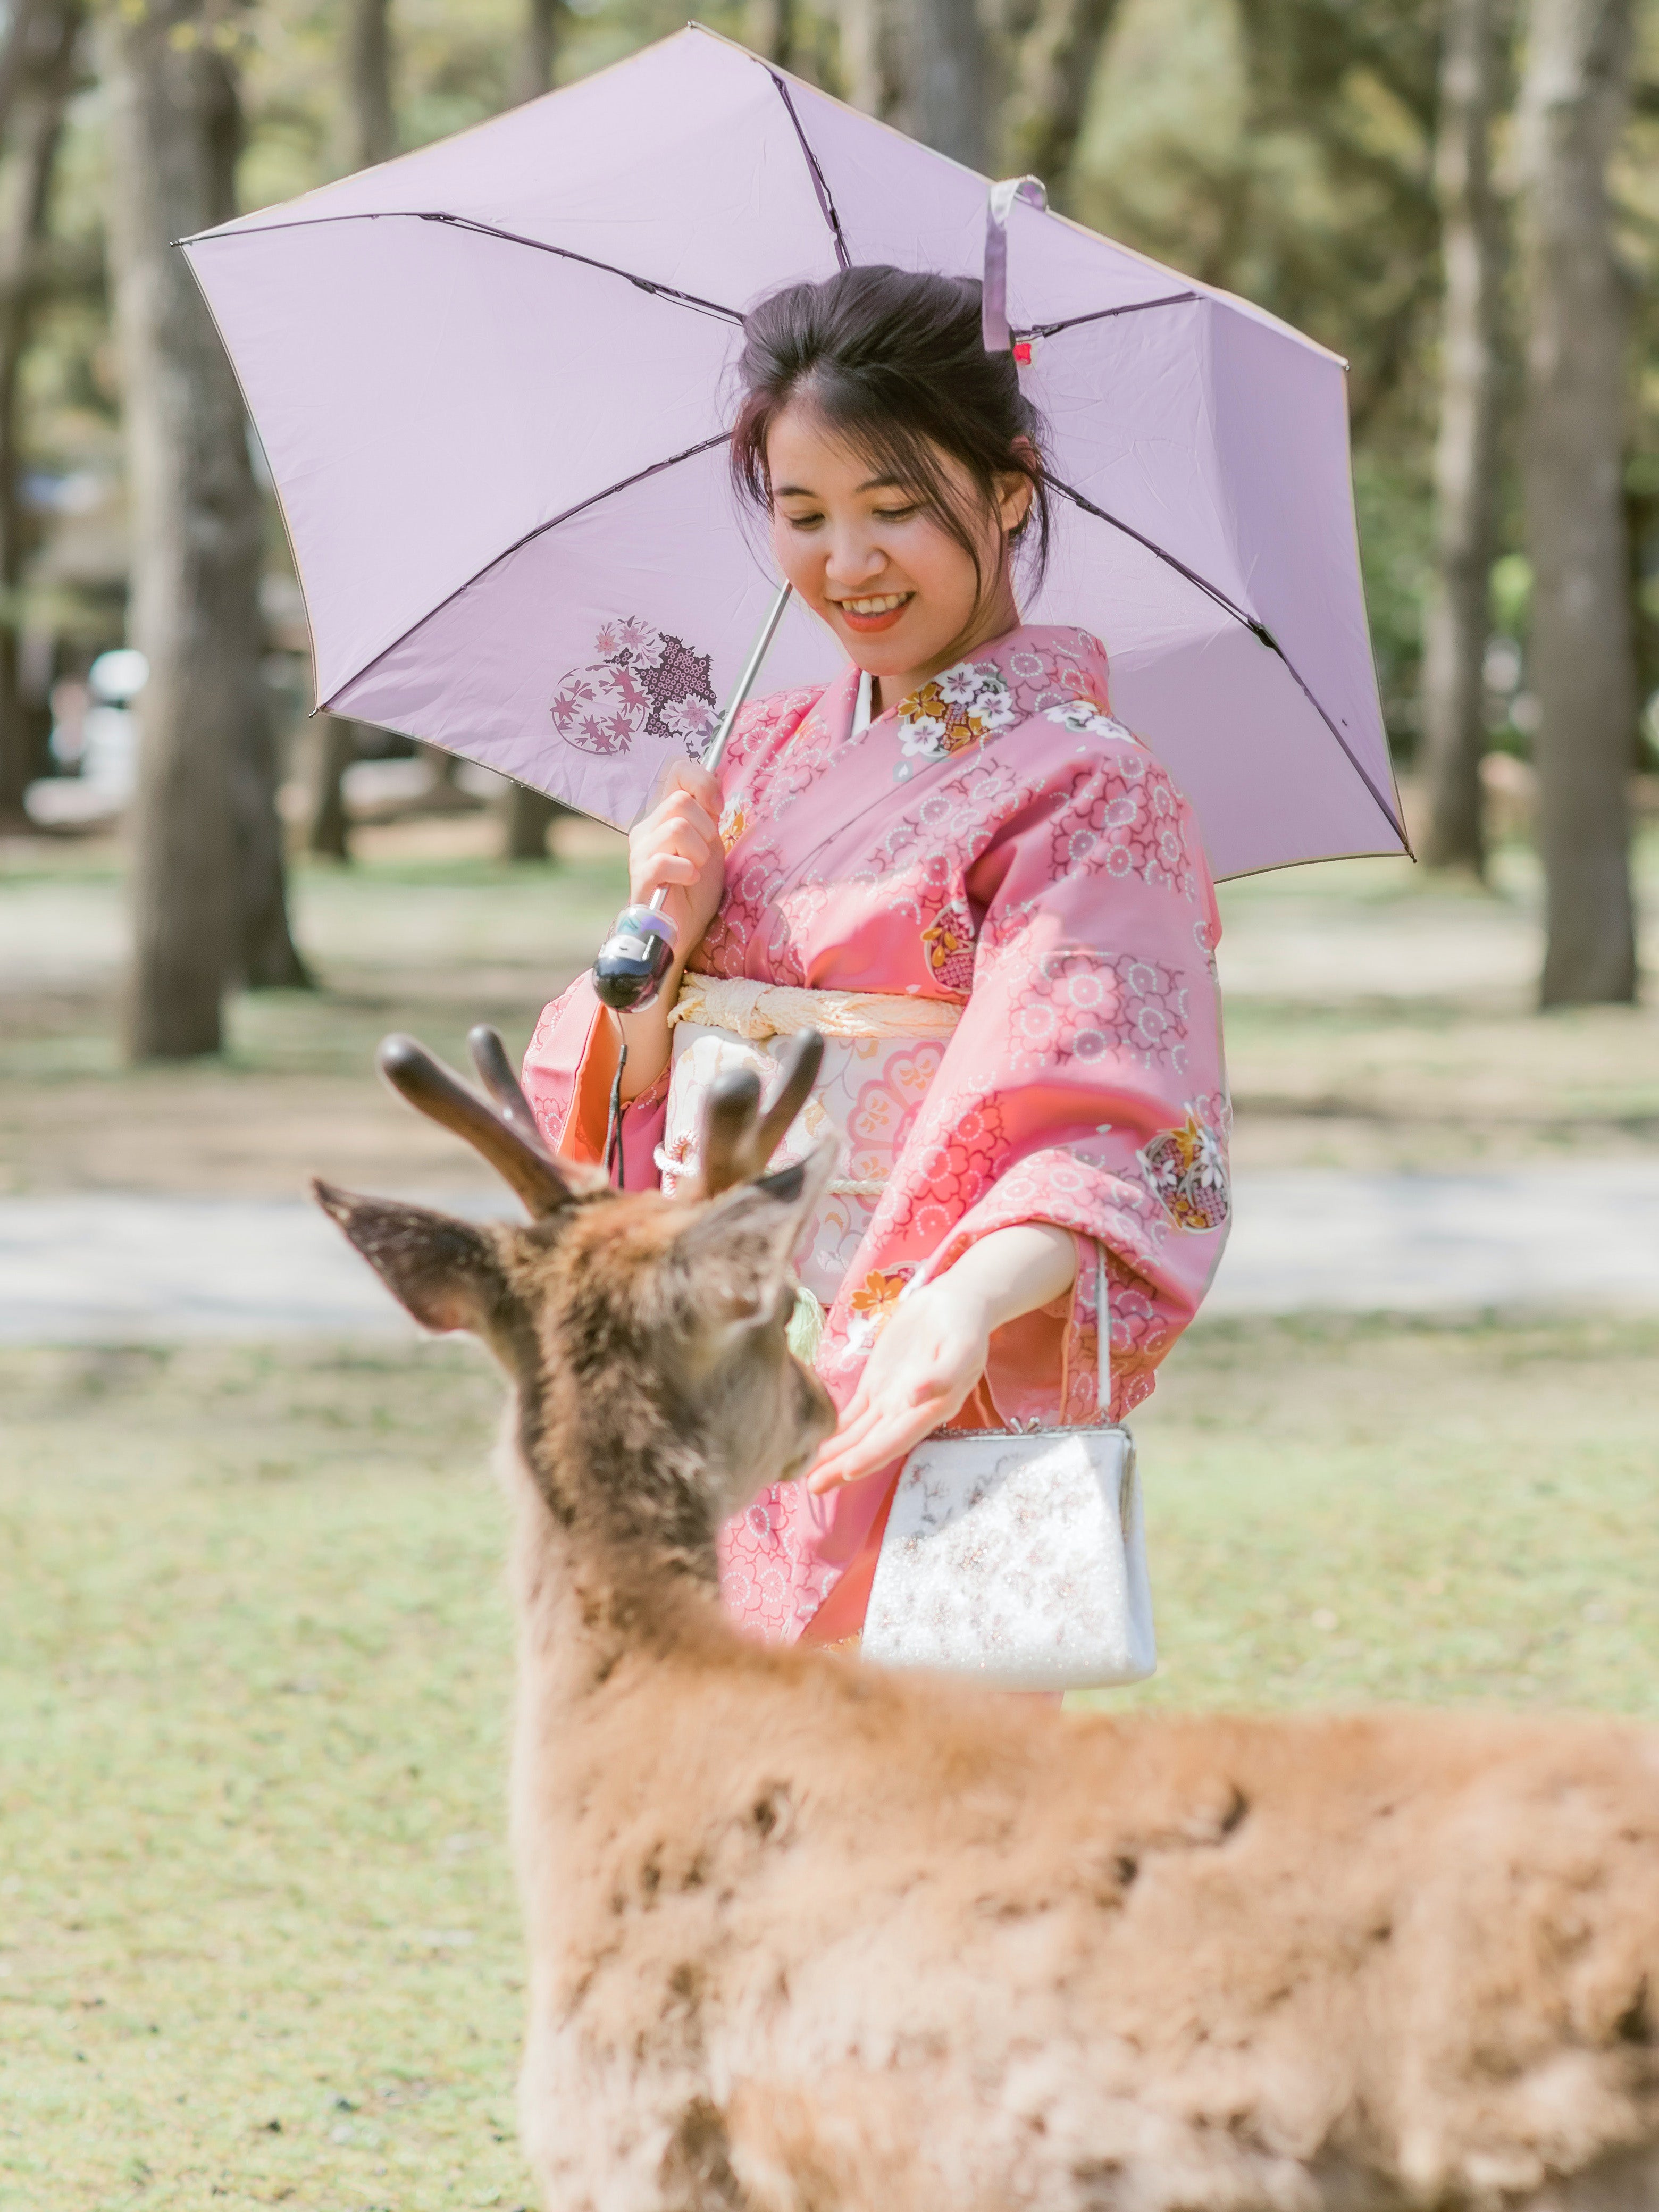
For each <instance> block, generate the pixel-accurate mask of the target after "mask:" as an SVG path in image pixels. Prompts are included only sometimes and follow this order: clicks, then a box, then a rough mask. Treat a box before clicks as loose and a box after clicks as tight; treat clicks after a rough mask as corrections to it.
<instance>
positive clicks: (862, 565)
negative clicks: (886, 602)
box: [824, 533, 887, 590]
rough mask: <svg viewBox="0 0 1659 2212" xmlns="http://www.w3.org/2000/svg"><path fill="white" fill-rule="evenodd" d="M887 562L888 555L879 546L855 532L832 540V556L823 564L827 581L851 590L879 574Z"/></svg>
mask: <svg viewBox="0 0 1659 2212" xmlns="http://www.w3.org/2000/svg"><path fill="white" fill-rule="evenodd" d="M886 564H887V556H886V555H885V554H884V552H883V551H882V550H881V548H880V546H878V545H877V544H874V543H873V542H872V540H871V539H869V538H864V537H860V536H858V535H854V534H850V533H849V534H848V535H847V536H837V537H836V538H833V539H832V540H831V541H830V545H829V559H828V561H827V562H825V564H824V575H825V578H826V580H827V581H828V582H829V583H831V584H835V585H839V586H841V588H842V590H850V589H852V588H854V586H857V585H860V584H867V583H869V582H870V581H871V580H872V579H873V578H875V577H877V576H878V575H879V574H881V572H882V570H883V568H884V567H885V566H886Z"/></svg>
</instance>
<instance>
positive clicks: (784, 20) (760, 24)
mask: <svg viewBox="0 0 1659 2212" xmlns="http://www.w3.org/2000/svg"><path fill="white" fill-rule="evenodd" d="M748 15H749V20H748V22H747V24H746V25H745V26H744V30H745V34H746V36H747V38H748V40H749V44H750V46H752V47H753V48H754V50H755V52H757V54H762V55H764V57H765V58H766V59H767V60H768V61H769V62H775V63H776V64H777V65H778V67H779V68H780V69H784V70H787V69H793V68H794V66H795V0H749V9H748Z"/></svg>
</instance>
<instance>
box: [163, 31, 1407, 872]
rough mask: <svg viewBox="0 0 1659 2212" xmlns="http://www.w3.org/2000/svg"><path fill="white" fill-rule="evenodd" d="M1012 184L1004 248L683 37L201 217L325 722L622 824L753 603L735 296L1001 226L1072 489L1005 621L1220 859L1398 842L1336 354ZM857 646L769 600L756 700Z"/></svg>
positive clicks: (699, 41)
mask: <svg viewBox="0 0 1659 2212" xmlns="http://www.w3.org/2000/svg"><path fill="white" fill-rule="evenodd" d="M1006 197H1007V196H1006V192H1005V194H1004V198H1003V203H1002V204H1003V206H1004V207H1006ZM1038 197H1039V196H1038V195H1036V194H1030V195H1028V196H1025V197H1018V198H1016V199H1015V201H1014V204H1013V205H1012V208H1009V209H1007V210H1006V236H1005V235H1004V234H1003V232H1002V229H1001V226H1000V224H998V223H992V222H988V220H987V185H986V182H985V179H982V178H980V177H977V176H975V175H974V174H973V173H971V172H970V171H969V170H967V169H964V168H962V167H958V166H957V164H956V163H954V162H952V161H947V160H945V159H944V158H943V157H942V156H941V155H937V154H933V153H931V152H929V151H928V150H927V149H926V148H924V147H921V146H918V145H915V144H914V143H912V142H911V141H909V140H908V139H907V138H905V137H902V136H901V135H900V134H898V133H897V132H895V131H890V130H889V129H888V128H886V127H885V126H884V125H882V124H879V123H876V122H873V121H872V120H871V118H868V117H867V116H864V115H860V114H858V113H856V112H854V111H853V110H852V109H849V108H847V107H844V106H841V105H840V104H839V103H838V102H837V101H836V100H830V99H828V98H827V97H826V96H825V95H824V94H823V93H821V92H818V91H817V90H816V89H814V88H812V87H811V86H809V85H805V84H802V83H800V82H797V81H796V80H794V79H793V78H791V77H788V76H785V75H784V74H783V73H782V72H781V71H780V70H775V69H774V68H772V67H771V66H770V65H769V64H766V63H763V62H762V61H760V60H758V59H757V58H756V57H755V56H754V55H752V54H750V53H748V52H745V51H744V49H743V48H742V47H740V46H733V45H731V44H729V43H728V42H727V41H726V40H722V39H720V38H718V37H716V36H715V35H714V34H713V33H710V32H708V31H704V30H702V29H700V28H697V27H692V28H691V29H690V30H687V31H684V32H682V33H678V35H676V36H675V37H673V38H671V39H667V40H664V41H663V42H662V43H661V44H659V45H658V46H653V47H650V48H648V49H647V51H646V52H642V53H640V54H638V55H635V57H634V58H632V59H631V60H629V61H627V62H624V63H622V64H619V65H618V66H617V67H616V68H614V69H611V70H607V71H605V72H604V73H603V74H601V75H600V76H595V77H590V78H588V79H586V81H584V82H581V83H580V84H575V85H572V86H570V87H568V88H566V89H564V90H562V91H560V92H556V93H552V94H548V95H547V96H546V97H545V98H544V99H541V100H533V101H532V102H530V103H529V104H528V105H527V106H523V107H520V108H517V109H515V110H513V112H511V113H509V114H507V115H503V116H501V117H499V118H497V119H495V121H493V122H490V123H488V124H485V125H482V126H480V127H479V128H477V129H476V130H473V131H465V132H463V133H461V134H460V135H459V136H458V137H453V138H451V139H447V140H446V141H444V142H442V143H440V144H438V145H435V146H430V147H428V148H426V149H423V150H422V152H420V153H416V154H410V155H405V156H404V158H402V159H401V160H398V161H390V162H387V163H386V164H385V165H384V166H382V167H380V168H376V169H372V170H368V171H366V172H365V173H363V174H362V175H360V176H356V177H349V178H347V179H344V180H343V182H341V183H339V184H336V185H328V186H326V187H325V188H324V189H323V190H321V191H315V192H311V193H308V194H307V195H306V196H305V197H303V198H301V199H298V200H295V201H293V202H291V203H289V204H288V205H286V206H282V207H274V208H267V209H264V210H262V211H261V212H259V213H258V214H257V215H252V216H244V217H243V218H241V219H240V221H238V222H231V223H227V224H225V225H224V226H223V227H222V228H219V229H216V230H212V231H208V232H205V233H204V234H202V235H201V236H200V237H197V238H194V239H191V240H189V241H188V242H187V244H186V246H185V252H187V253H188V255H189V257H190V260H191V266H192V267H193V269H194V270H195V273H196V276H197V279H198V281H199V282H200V283H201V286H202V289H203V290H204V293H205V295H206V297H207V300H208V301H209V304H210V307H211V309H212V312H213V313H214V315H215V317H216V320H217V323H218V325H219V328H220V331H221V332H222V335H223V337H224V340H225V343H226V344H227V346H228V349H229V351H230V354H231V356H232V359H233V360H234V363H235V366H236V369H237V372H238V374H239V375H240V379H241V382H242V386H243V390H244V392H246V397H247V400H248V404H249V406H250V408H251V410H252V415H253V418H254V421H255V422H256V424H257V426H258V432H259V435H260V437H261V438H262V440H263V441H264V448H265V453H266V455H267V457H268V459H269V461H270V469H271V473H272V475H273V477H274V478H275V481H276V490H277V494H278V496H279V498H280V500H281V501H282V506H283V513H284V515H285V517H286V520H287V524H288V528H289V535H290V538H291V539H292V542H293V546H294V552H295V561H296V562H297V564H298V568H299V572H300V579H301V585H302V586H303V588H304V592H305V597H306V605H307V611H308V613H309V616H310V620H311V630H312V639H313V653H314V658H315V675H316V685H317V698H318V704H319V707H322V708H328V709H330V710H331V711H332V712H334V713H336V714H346V715H351V716H355V717H357V718H359V719H361V720H366V721H370V722H378V723H382V724H384V725H386V726H388V727H390V728H393V729H397V730H401V731H404V732H408V733H409V734H410V735H411V736H414V737H418V738H424V739H426V740H428V741H429V742H431V743H433V744H438V745H441V746H444V747H447V749H448V750H452V751H453V752H457V753H461V754H464V755H465V756H466V757H468V758H470V759H472V760H476V761H480V762H483V763H485V764H486V765H488V766H489V767H490V768H494V769H501V770H503V771H504V772H505V773H507V775H513V776H517V777H519V778H520V780H521V781H524V782H526V783H529V784H532V785H534V786H536V787H538V788H539V789H541V790H543V791H545V792H547V793H550V794H551V795H553V796H555V797H556V798H559V799H564V800H566V801H567V802H568V803H569V804H570V805H574V806H577V807H580V808H581V809H582V810H584V811H586V812H588V813H592V814H595V815H599V816H600V817H603V818H604V819H605V820H608V821H611V822H613V823H617V824H619V825H624V824H626V823H629V822H630V821H631V820H632V819H633V818H634V817H635V815H637V813H638V812H639V811H641V807H642V806H643V805H644V803H645V801H646V799H647V796H648V794H649V793H650V791H651V789H652V787H653V784H654V782H655V781H656V778H657V775H658V774H659V770H660V769H661V766H662V764H663V762H664V761H665V758H666V757H668V756H669V755H670V754H671V753H673V752H676V751H680V750H697V749H700V747H701V745H702V743H703V741H704V740H705V739H706V738H707V736H708V733H709V732H710V731H711V730H712V728H713V726H714V708H715V704H716V702H717V701H719V700H720V698H721V697H722V696H724V693H725V691H726V689H727V687H729V686H730V684H732V681H733V679H734V678H735V677H736V674H737V671H738V667H739V665H740V664H741V663H742V661H743V659H744V654H745V652H746V649H747V647H748V644H749V641H750V637H751V635H752V634H753V633H754V631H755V630H756V629H757V627H758V626H759V623H760V622H761V620H762V619H763V615H764V612H765V610H766V607H767V605H768V602H769V599H770V598H771V596H772V594H773V592H774V591H775V587H776V579H775V574H774V572H773V567H772V562H771V560H770V556H769V548H768V546H767V544H766V541H765V537H764V533H763V532H762V531H757V527H756V526H755V522H754V520H753V518H752V517H748V518H746V517H744V515H743V514H742V513H740V511H739V508H738V503H737V501H736V500H735V498H734V496H733V495H732V491H731V489H730V487H729V483H728V479H727V433H728V431H729V428H730V425H731V422H732V418H733V415H734V413H735V408H736V398H737V394H736V391H735V380H734V374H733V372H734V365H735V362H736V359H737V356H738V350H739V349H740V346H741V343H742V332H743V317H744V309H745V308H746V307H749V306H750V304H751V303H752V302H753V301H756V300H757V299H758V298H760V297H761V296H763V295H765V294H766V293H768V292H770V291H772V290H775V289H776V288H777V287H779V286H780V285H783V284H786V283H793V282H799V281H800V280H803V279H821V278H823V277H825V276H832V275H834V273H835V272H836V270H838V269H841V268H845V267H848V266H849V265H854V264H870V263H890V264H896V266H898V267H900V268H907V269H918V270H921V269H927V270H943V271H945V272H947V273H951V274H958V275H972V276H978V275H980V274H981V271H982V270H985V268H986V266H987V263H986V252H987V234H988V236H989V238H990V240H991V244H992V246H993V248H994V252H995V254H996V256H997V258H998V259H999V260H1000V258H1001V257H1002V255H1003V254H1004V253H1005V252H1006V270H1007V278H1006V287H1007V289H1006V303H1007V319H1008V323H1009V325H1011V328H1012V337H1013V339H1014V341H1015V343H1016V344H1017V346H1018V349H1019V356H1020V358H1021V360H1022V362H1023V365H1022V367H1021V370H1020V375H1021V379H1022V382H1023V383H1024V386H1025V388H1026V390H1027V391H1028V392H1029V394H1030V398H1032V400H1033V401H1034V402H1035V403H1036V405H1037V406H1038V407H1039V408H1040V409H1041V410H1042V413H1043V415H1044V416H1045V418H1046V419H1047V422H1048V425H1049V427H1050V430H1051V433H1052V454H1051V459H1052V468H1053V475H1054V479H1055V482H1056V483H1057V485H1058V486H1059V487H1060V489H1059V492H1058V495H1057V498H1056V501H1055V504H1056V508H1057V513H1056V517H1055V520H1056V525H1057V527H1056V531H1055V538H1054V558H1053V561H1052V563H1051V566H1050V569H1049V573H1048V579H1047V581H1046V582H1045V584H1044V586H1043V587H1042V591H1041V592H1040V594H1038V595H1037V596H1036V599H1035V600H1034V601H1033V602H1031V603H1030V604H1029V605H1027V606H1026V608H1025V616H1026V619H1027V620H1028V621H1031V622H1039V623H1078V624H1080V625H1081V626H1083V627H1084V628H1085V629H1090V630H1091V631H1093V632H1095V633H1096V634H1097V635H1099V636H1100V637H1101V638H1102V639H1103V641H1105V644H1106V646H1107V648H1108V651H1109V653H1110V655H1111V659H1112V664H1113V669H1114V689H1113V700H1112V704H1113V707H1114V709H1115V712H1117V713H1118V714H1120V715H1121V717H1122V718H1123V719H1124V720H1126V721H1127V722H1128V723H1130V724H1131V725H1132V726H1133V727H1134V728H1135V729H1137V730H1138V731H1139V732H1140V733H1141V734H1142V735H1143V736H1144V737H1145V738H1146V741H1147V742H1148V743H1149V744H1151V745H1152V748H1153V749H1154V750H1156V751H1157V753H1158V755H1159V756H1160V757H1161V758H1162V759H1163V760H1164V762H1165V763H1166V764H1167V765H1168V767H1169V769H1170V772H1171V773H1172V775H1174V776H1175V778H1176V781H1177V782H1178V783H1179V784H1180V785H1181V786H1182V788H1183V789H1184V790H1185V791H1186V792H1187V793H1188V795H1189V797H1190V798H1191V799H1192V801H1193V803H1194V806H1195V808H1196V810H1197V812H1198V817H1199V820H1200V825H1201V827H1202V829H1203V833H1204V836H1205V840H1206V845H1207V847H1208V851H1209V857H1210V860H1211V864H1212V867H1213V869H1214V871H1215V872H1216V873H1217V874H1218V875H1235V874H1238V873H1241V872H1245V871H1247V870H1250V869H1256V868H1266V867H1273V866H1284V865H1285V864H1286V863H1288V862H1291V861H1297V860H1316V859H1324V858H1328V857H1331V856H1334V855H1336V854H1352V853H1378V852H1383V853H1395V852H1399V851H1401V850H1403V849H1405V839H1404V836H1403V833H1402V830H1401V824H1400V811H1399V805H1398V801H1397V799H1396V797H1395V790H1394V785H1393V780H1392V776H1391V773H1390V769H1389V756H1388V747H1387V744H1386V740H1385V738H1384V736H1383V723H1382V716H1381V714H1380V711H1379V708H1378V702H1377V696H1376V679H1375V677H1374V674H1373V671H1372V667H1371V659H1370V642H1369V639H1368V636H1367V633H1366V627H1365V614H1364V602H1363V599H1362V595H1361V590H1360V581H1359V564H1358V550H1357V544H1356V539H1355V533H1354V523H1353V511H1352V493H1351V488H1350V483H1349V473H1348V439H1347V417H1346V399H1345V393H1344V388H1343V387H1344V375H1343V366H1342V363H1341V362H1340V361H1339V360H1338V359H1337V358H1336V356H1334V355H1332V354H1329V353H1328V352H1326V351H1325V350H1324V349H1322V348H1321V347H1319V346H1316V345H1315V344H1313V343H1310V341H1309V340H1308V339H1306V338H1304V337H1301V336H1299V335H1298V334H1297V332H1296V331H1291V330H1290V329H1288V328H1287V327H1286V326H1285V325H1283V324H1281V323H1279V322H1277V321H1275V320H1274V319H1273V318H1272V317H1270V316H1268V315H1266V314H1263V313H1261V312H1260V311H1259V310H1257V309H1255V308H1254V307H1250V306H1249V305H1248V304H1246V303H1245V302H1243V301H1238V300H1235V299H1232V298H1231V297H1229V296H1228V295H1225V294H1223V293H1219V292H1217V291H1214V290H1212V289H1209V288H1208V287H1206V286H1204V285H1201V284H1198V283H1194V282H1193V281H1192V280H1191V279H1189V278H1188V277H1184V276H1178V275H1176V273H1175V272H1174V271H1173V270H1168V269H1164V268H1160V267H1159V266H1158V264H1156V263H1153V262H1151V261H1147V260H1145V259H1143V258H1141V257H1140V256H1139V255H1138V254H1135V253H1132V252H1127V250H1125V249H1124V248H1123V247H1121V246H1115V245H1113V244H1111V243H1110V242H1109V240H1105V239H1103V238H1098V237H1096V236H1095V235H1093V234H1091V233H1089V232H1087V231H1085V230H1082V229H1080V228H1078V227H1077V226H1076V225H1074V224H1073V223H1070V222H1065V221H1063V220H1062V219H1060V217H1058V216H1054V215H1052V214H1050V213H1048V211H1046V210H1044V209H1043V208H1042V207H1041V206H1040V205H1039V204H1034V202H1035V201H1036V199H1037V198H1038ZM1027 356H1029V359H1028V358H1027ZM840 659H841V655H840V649H839V647H837V646H836V644H835V642H834V641H833V640H832V639H831V638H830V637H829V634H828V633H827V631H825V630H824V629H823V627H822V626H821V625H820V624H819V623H817V621H816V619H815V618H814V617H811V615H809V614H807V613H805V611H803V610H801V609H800V608H799V607H795V608H793V609H792V610H791V612H790V614H789V616H788V617H787V619H786V621H785V623H784V625H783V628H782V629H781V632H780V634H779V636H778V640H777V642H776V644H775V646H774V647H773V650H772V653H771V657H770V659H769V662H768V664H767V669H766V674H765V679H764V680H765V683H766V684H767V686H768V687H769V688H772V687H776V686H779V685H784V684H798V683H805V682H809V681H818V680H822V679H823V678H825V677H826V676H828V675H829V674H830V673H831V672H832V671H833V670H834V669H835V668H836V666H837V665H839V663H840Z"/></svg>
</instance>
